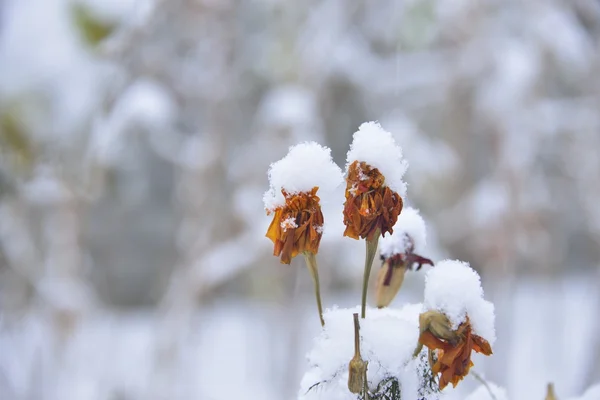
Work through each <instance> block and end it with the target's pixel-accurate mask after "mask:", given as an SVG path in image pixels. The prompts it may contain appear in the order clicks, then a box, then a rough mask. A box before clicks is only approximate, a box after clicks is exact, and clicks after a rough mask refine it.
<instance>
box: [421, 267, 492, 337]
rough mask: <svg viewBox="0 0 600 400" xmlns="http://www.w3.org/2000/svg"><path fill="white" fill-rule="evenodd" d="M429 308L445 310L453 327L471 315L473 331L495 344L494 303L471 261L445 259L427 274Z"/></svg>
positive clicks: (427, 302) (426, 307)
mask: <svg viewBox="0 0 600 400" xmlns="http://www.w3.org/2000/svg"><path fill="white" fill-rule="evenodd" d="M424 304H425V309H426V310H438V311H440V312H442V313H444V314H445V315H446V316H447V317H448V319H450V322H451V323H452V325H453V328H454V329H455V328H458V326H459V325H460V324H461V323H462V322H464V321H465V319H466V317H467V316H468V317H469V320H470V321H471V325H472V326H473V333H475V334H476V335H479V336H481V337H483V338H484V339H486V340H487V341H488V342H489V343H490V344H493V343H494V341H495V339H496V332H495V329H494V319H495V317H494V305H493V304H492V303H490V302H489V301H486V300H484V299H483V289H482V287H481V280H480V278H479V275H478V274H477V272H475V270H473V269H472V268H471V267H470V266H469V264H468V263H465V262H462V261H458V260H444V261H441V262H438V263H437V264H436V265H435V267H433V268H431V269H430V270H429V271H428V272H427V275H426V277H425V300H424Z"/></svg>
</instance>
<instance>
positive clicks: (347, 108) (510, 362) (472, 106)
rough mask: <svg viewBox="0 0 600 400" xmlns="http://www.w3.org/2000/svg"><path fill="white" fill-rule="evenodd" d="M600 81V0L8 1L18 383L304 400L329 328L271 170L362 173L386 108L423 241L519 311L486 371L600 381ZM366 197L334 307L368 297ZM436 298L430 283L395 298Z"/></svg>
mask: <svg viewBox="0 0 600 400" xmlns="http://www.w3.org/2000/svg"><path fill="white" fill-rule="evenodd" d="M599 77H600V3H599V2H598V1H595V0H563V1H560V0H530V1H525V2H524V1H518V0H504V1H502V0H484V1H481V0H455V1H435V0H406V1H391V0H389V1H378V2H372V1H366V0H361V1H353V2H347V1H343V0H307V1H303V2H286V1H283V0H254V1H236V0H169V1H167V0H147V1H146V0H0V399H1V400H138V399H143V400H163V399H165V400H188V399H189V400H196V399H199V400H229V399H233V398H249V399H261V400H271V399H273V400H281V399H293V398H295V397H296V394H297V391H298V388H299V382H300V378H301V376H302V373H303V372H304V370H305V369H306V368H307V365H306V361H305V357H304V356H305V354H306V352H307V351H309V350H310V347H311V345H312V338H313V337H315V336H316V335H317V334H318V332H319V328H320V327H319V323H318V319H317V314H316V312H315V309H314V308H315V306H314V299H313V298H312V286H311V282H310V278H309V276H308V274H307V273H306V269H305V267H304V264H303V262H302V260H295V261H294V262H293V263H292V265H291V266H286V265H280V264H279V261H278V259H277V258H275V257H273V256H272V255H271V252H272V246H271V243H270V242H269V240H268V239H266V238H265V237H264V234H265V232H266V228H267V226H268V224H269V222H270V219H269V218H268V217H267V216H266V215H265V212H264V210H263V207H262V193H263V192H264V191H265V190H266V189H267V188H268V181H267V175H266V172H267V169H268V166H269V164H270V163H271V162H273V161H276V160H278V159H279V158H281V157H283V156H284V155H285V154H286V152H287V148H288V146H290V145H292V144H295V143H297V142H299V141H305V140H317V141H319V142H320V143H322V144H325V145H328V146H330V147H331V149H332V154H333V156H334V159H335V160H336V161H337V162H338V163H339V165H341V166H342V167H343V166H344V163H345V153H346V151H347V149H348V145H349V143H350V141H351V139H352V134H353V132H354V131H355V130H356V129H357V128H358V126H359V125H360V124H361V123H362V122H364V121H369V120H378V121H379V122H380V123H381V124H382V126H383V127H384V129H386V130H388V131H390V132H392V133H393V135H394V136H395V138H396V140H397V141H398V143H399V144H400V145H401V146H402V147H403V148H404V155H405V158H406V159H408V161H409V163H410V168H409V172H408V173H407V175H406V180H407V182H408V184H409V191H408V199H407V204H410V205H412V206H414V207H418V208H420V209H421V210H422V215H423V216H424V218H425V220H426V222H427V223H428V251H427V254H423V255H424V256H428V257H430V258H433V259H434V260H441V259H443V258H446V257H449V258H459V259H462V260H465V261H468V262H470V263H471V265H472V266H473V267H474V268H475V269H476V270H478V271H479V272H480V274H481V275H482V281H483V285H484V289H485V290H486V298H487V299H489V300H491V301H493V302H494V303H495V305H496V314H497V335H498V341H497V343H496V345H495V347H494V356H493V357H491V358H489V359H486V360H483V359H477V360H476V361H475V362H476V367H475V370H476V371H477V372H479V373H480V374H481V375H483V376H485V377H486V379H489V380H490V381H492V382H495V383H497V384H499V385H501V386H504V387H506V388H507V390H508V392H509V396H510V398H511V399H524V400H525V399H527V400H529V399H542V398H543V396H544V395H545V386H546V383H547V382H550V381H551V382H554V383H555V386H556V391H557V394H558V395H559V398H561V399H565V398H568V397H571V396H576V395H580V394H581V393H582V392H583V391H584V390H585V388H587V387H588V386H590V385H591V384H593V383H595V382H598V381H600V372H599V371H600V335H598V332H599V327H600V325H599V324H600V322H599V321H598V315H600V296H599V295H598V288H599V284H600V207H599V206H598V199H600V180H599V178H598V175H599V172H600V155H599V151H600V79H599ZM339 196H340V197H339V199H340V201H339V203H341V201H342V200H341V199H342V198H343V194H342V192H341V191H340V193H339ZM340 207H341V205H340V204H337V203H336V204H330V205H328V206H326V208H325V218H326V219H327V221H329V223H328V225H327V227H326V232H325V236H324V238H323V242H322V245H321V251H320V253H319V264H320V270H321V275H322V278H321V279H322V286H323V287H322V291H323V297H324V303H325V305H326V307H331V306H333V305H334V304H337V305H339V306H354V305H356V304H358V303H359V301H360V300H359V297H360V289H359V287H360V281H361V276H362V265H363V257H364V244H363V243H362V242H358V241H354V240H352V239H348V238H343V237H342V232H343V226H342V225H341V208H340ZM338 213H339V214H338ZM374 275H375V274H374ZM422 290H423V274H422V273H410V274H409V276H408V277H407V279H406V281H405V284H404V288H403V290H402V293H401V295H400V296H399V298H398V299H396V301H395V303H394V305H395V306H399V305H401V304H403V303H405V302H419V301H421V299H422ZM350 351H351V350H350ZM349 354H350V356H351V353H349ZM350 356H349V357H350ZM477 385H478V383H477V382H476V381H475V380H474V379H472V378H467V379H466V380H465V382H464V384H462V385H461V386H460V387H459V389H460V390H462V391H463V392H460V391H458V390H457V391H456V393H454V394H455V395H456V396H457V398H461V397H460V396H461V394H460V393H464V392H465V391H466V392H468V391H469V390H470V389H472V388H474V387H475V386H477Z"/></svg>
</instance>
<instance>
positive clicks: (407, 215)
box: [379, 207, 426, 258]
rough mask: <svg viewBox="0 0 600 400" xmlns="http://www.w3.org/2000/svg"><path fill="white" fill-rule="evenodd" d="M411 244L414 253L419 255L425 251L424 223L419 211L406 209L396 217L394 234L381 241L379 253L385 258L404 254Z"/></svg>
mask: <svg viewBox="0 0 600 400" xmlns="http://www.w3.org/2000/svg"><path fill="white" fill-rule="evenodd" d="M407 236H408V237H407ZM411 242H412V243H411ZM411 244H412V245H413V246H414V249H413V252H414V253H417V254H421V253H422V252H423V250H424V249H425V244H426V233H425V221H423V218H421V215H420V214H419V210H417V209H414V208H411V207H407V208H405V209H403V210H402V213H401V214H400V215H399V216H398V221H396V224H395V225H394V233H393V234H391V235H387V236H385V237H383V238H382V239H381V242H380V245H379V246H380V247H379V252H380V254H381V255H382V256H383V257H385V258H388V257H392V256H395V255H397V254H405V253H406V252H407V250H409V247H410V245H411Z"/></svg>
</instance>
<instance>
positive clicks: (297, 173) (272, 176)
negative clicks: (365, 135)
mask: <svg viewBox="0 0 600 400" xmlns="http://www.w3.org/2000/svg"><path fill="white" fill-rule="evenodd" d="M342 182H343V175H342V171H341V170H340V167H338V166H337V165H336V164H335V163H334V162H333V160H332V159H331V149H329V148H328V147H325V146H321V145H320V144H318V143H316V142H306V143H300V144H297V145H295V146H292V147H290V150H289V152H288V154H287V155H286V156H285V157H284V158H282V159H281V160H279V161H277V162H274V163H273V164H271V167H270V168H269V183H270V186H271V187H270V189H269V190H267V192H266V193H265V195H264V197H263V202H264V204H265V209H266V210H267V211H273V210H275V209H276V208H277V207H282V206H283V205H284V204H285V198H284V196H283V194H282V190H284V191H286V192H287V193H288V194H297V193H302V192H310V191H311V190H312V189H313V188H314V187H318V188H319V190H320V193H323V192H329V191H332V190H334V189H335V188H336V187H338V186H339V185H340V184H341V183H342Z"/></svg>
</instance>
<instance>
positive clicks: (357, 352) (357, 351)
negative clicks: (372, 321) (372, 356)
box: [352, 313, 360, 358]
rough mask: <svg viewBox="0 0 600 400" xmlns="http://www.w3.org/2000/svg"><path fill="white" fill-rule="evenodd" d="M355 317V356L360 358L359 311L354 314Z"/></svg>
mask: <svg viewBox="0 0 600 400" xmlns="http://www.w3.org/2000/svg"><path fill="white" fill-rule="evenodd" d="M352 316H353V317H354V357H358V358H360V332H359V331H360V323H359V322H358V313H354V314H352Z"/></svg>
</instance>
